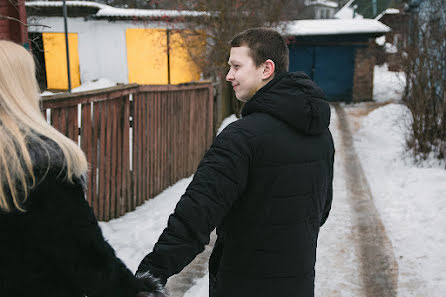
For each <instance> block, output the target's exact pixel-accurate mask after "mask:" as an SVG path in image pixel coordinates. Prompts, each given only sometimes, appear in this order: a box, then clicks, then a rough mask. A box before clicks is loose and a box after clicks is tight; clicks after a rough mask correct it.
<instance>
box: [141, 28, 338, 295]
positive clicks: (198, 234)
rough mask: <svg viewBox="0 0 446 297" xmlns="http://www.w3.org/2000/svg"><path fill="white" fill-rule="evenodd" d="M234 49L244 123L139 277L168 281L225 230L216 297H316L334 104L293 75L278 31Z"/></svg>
mask: <svg viewBox="0 0 446 297" xmlns="http://www.w3.org/2000/svg"><path fill="white" fill-rule="evenodd" d="M231 46H232V48H231V53H230V58H229V65H230V67H231V68H230V70H229V72H228V74H227V76H226V80H227V81H229V82H230V83H231V84H232V86H233V88H234V91H235V94H236V97H237V98H238V99H239V100H242V101H245V102H246V104H245V106H244V108H243V110H242V118H241V119H240V120H238V121H236V122H234V123H232V124H231V125H229V126H228V127H227V128H226V129H224V130H223V131H222V132H221V133H220V134H219V135H218V137H217V138H216V139H215V141H214V143H213V144H212V146H211V147H210V149H209V151H208V152H207V153H206V155H205V156H204V158H203V160H202V161H201V163H200V165H199V167H198V169H197V172H196V174H195V176H194V179H193V181H192V182H191V184H190V185H189V187H188V188H187V190H186V193H185V194H184V195H183V196H182V197H181V200H180V201H179V202H178V204H177V206H176V209H175V212H174V213H173V214H172V215H171V216H170V218H169V222H168V226H167V228H166V229H165V230H164V232H163V233H162V235H161V236H160V238H159V240H158V242H157V243H156V245H155V247H154V249H153V252H152V253H150V254H149V255H147V256H146V257H145V258H144V259H143V261H142V262H141V264H140V266H139V268H138V272H137V274H138V275H143V274H144V272H146V271H150V272H151V273H152V274H154V275H155V276H156V277H158V278H159V279H160V280H161V282H162V283H165V282H166V281H167V278H169V277H170V276H171V275H173V274H176V273H178V272H180V271H181V270H182V269H183V268H184V267H185V266H186V265H187V264H188V263H189V262H191V261H192V260H193V259H194V257H195V256H196V255H197V254H198V253H200V252H201V251H202V250H203V249H204V246H205V244H207V243H208V242H209V235H210V233H211V232H212V230H214V228H215V227H217V235H218V238H217V241H216V243H215V247H214V250H213V252H212V255H211V259H210V261H209V272H210V284H209V286H210V288H209V289H210V296H211V297H248V296H256V297H263V296H265V297H266V296H268V297H290V296H293V297H297V296H305V297H307V296H314V265H315V261H316V243H317V237H318V233H319V227H320V226H321V225H322V224H323V223H324V222H325V220H326V219H327V216H328V213H329V210H330V207H331V200H332V180H333V160H334V147H333V141H332V137H331V134H330V131H329V129H328V125H329V121H330V107H329V105H328V104H327V103H326V102H325V101H324V100H323V99H324V94H323V92H322V91H321V89H320V88H319V87H317V86H316V85H315V84H314V83H313V82H312V81H311V80H310V79H309V78H308V77H307V76H306V75H305V74H303V73H288V72H287V69H288V48H287V46H286V44H285V42H284V40H283V39H282V37H281V36H280V34H279V33H277V32H276V31H273V30H270V29H266V28H254V29H249V30H247V31H245V32H242V33H240V34H239V35H237V36H236V37H235V38H234V39H233V40H232V41H231Z"/></svg>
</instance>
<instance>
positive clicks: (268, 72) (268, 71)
mask: <svg viewBox="0 0 446 297" xmlns="http://www.w3.org/2000/svg"><path fill="white" fill-rule="evenodd" d="M263 65H264V66H263V67H264V68H263V73H262V79H270V78H271V77H272V76H273V75H274V70H276V65H275V64H274V61H273V60H271V59H268V60H266V61H265V62H264V63H263Z"/></svg>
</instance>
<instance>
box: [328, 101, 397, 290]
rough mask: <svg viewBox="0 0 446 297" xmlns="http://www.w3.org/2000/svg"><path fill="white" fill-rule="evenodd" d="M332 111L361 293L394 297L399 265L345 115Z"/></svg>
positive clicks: (341, 111)
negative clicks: (353, 238)
mask: <svg viewBox="0 0 446 297" xmlns="http://www.w3.org/2000/svg"><path fill="white" fill-rule="evenodd" d="M335 109H336V114H337V116H338V125H339V131H340V134H341V139H342V141H341V145H339V146H338V152H339V153H338V158H339V159H341V162H342V163H343V164H344V168H345V173H346V178H345V183H346V187H347V189H348V196H349V198H350V199H349V204H350V205H351V207H352V214H353V215H352V218H353V222H354V227H353V229H352V233H353V235H354V236H355V238H356V240H355V241H356V249H357V253H358V255H359V262H358V265H359V272H360V276H361V281H362V287H363V292H364V295H365V296H370V297H374V296H381V297H386V296H388V297H396V296H397V288H398V264H397V262H396V260H395V253H394V251H393V247H392V244H391V242H390V240H389V237H388V235H387V232H386V229H385V227H384V224H383V222H382V221H381V218H380V215H379V213H378V211H377V209H376V206H375V204H374V200H373V197H372V193H371V191H370V186H369V183H368V181H367V178H366V176H365V174H364V172H363V169H362V166H361V162H360V160H359V158H358V156H357V154H356V151H355V147H354V145H353V137H352V134H351V130H350V125H349V121H348V117H347V114H346V112H345V110H344V108H343V107H341V106H339V105H336V107H335Z"/></svg>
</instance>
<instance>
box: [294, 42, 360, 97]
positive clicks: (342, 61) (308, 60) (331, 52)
mask: <svg viewBox="0 0 446 297" xmlns="http://www.w3.org/2000/svg"><path fill="white" fill-rule="evenodd" d="M354 52H355V48H354V47H353V46H290V71H304V72H305V73H307V74H308V75H309V76H310V77H311V78H312V79H313V81H314V82H315V83H316V84H318V85H319V86H320V87H321V88H322V89H323V90H324V92H325V94H326V95H327V98H328V100H329V101H347V102H349V101H351V99H352V89H353V69H354V68H353V66H354Z"/></svg>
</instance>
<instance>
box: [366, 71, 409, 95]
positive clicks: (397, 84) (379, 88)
mask: <svg viewBox="0 0 446 297" xmlns="http://www.w3.org/2000/svg"><path fill="white" fill-rule="evenodd" d="M405 83H406V76H405V74H404V72H391V71H389V70H388V67H387V64H383V65H382V66H379V65H376V66H375V71H374V72H373V100H375V101H377V102H382V101H390V100H401V97H402V95H403V92H404V87H405Z"/></svg>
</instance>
